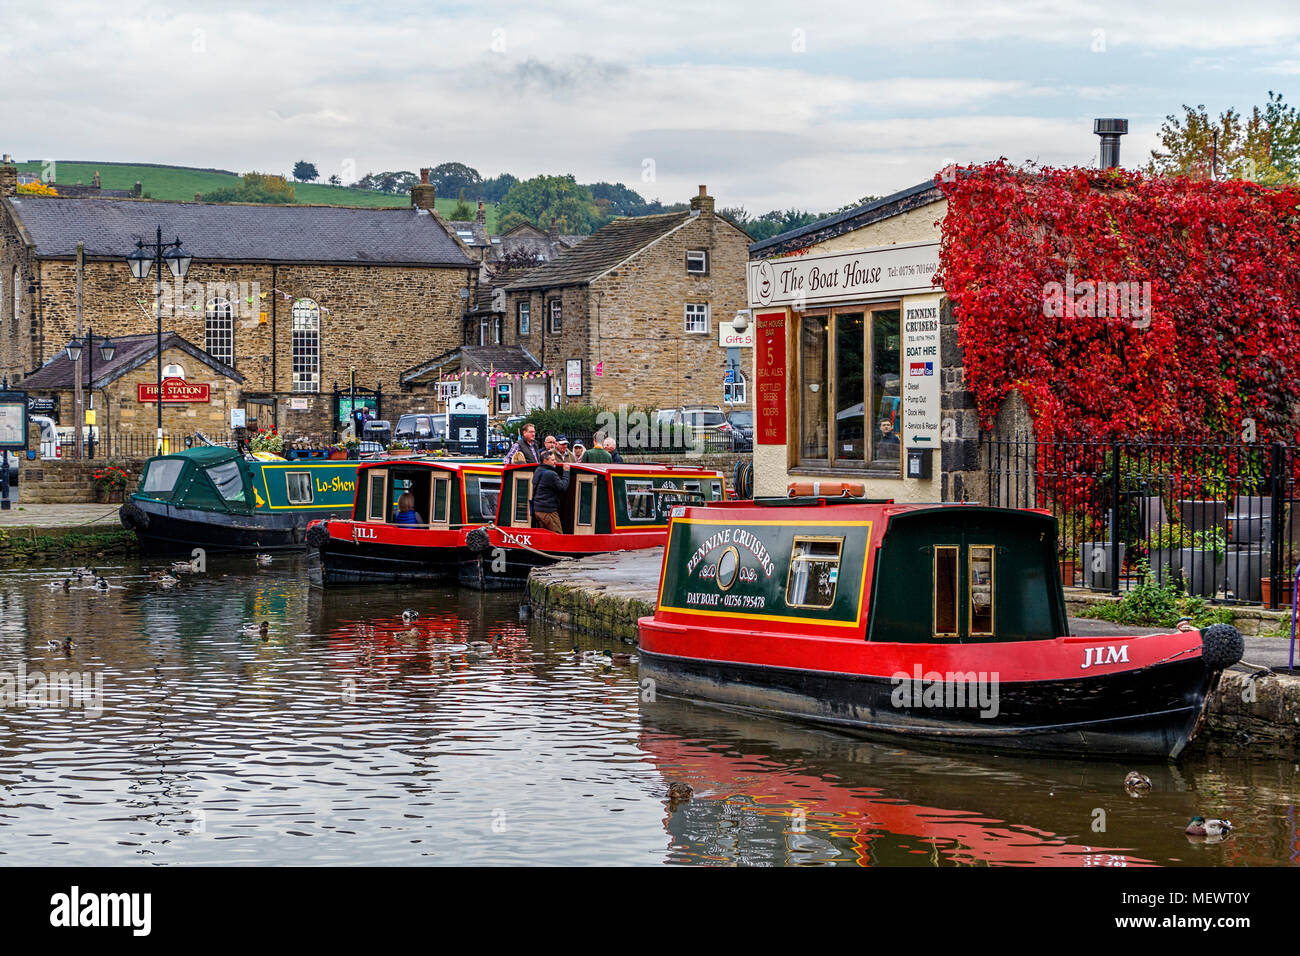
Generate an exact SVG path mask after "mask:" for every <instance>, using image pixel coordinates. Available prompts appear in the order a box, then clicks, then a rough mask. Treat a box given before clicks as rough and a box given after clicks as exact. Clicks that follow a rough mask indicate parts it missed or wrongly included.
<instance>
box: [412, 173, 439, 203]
mask: <svg viewBox="0 0 1300 956" xmlns="http://www.w3.org/2000/svg"><path fill="white" fill-rule="evenodd" d="M435 194H436V189H435V187H434V185H433V184H432V183H431V182H429V170H428V169H427V168H425V169H421V170H420V181H419V182H418V183H417V184H416V185H414V186H412V187H411V205H412V206H414V207H415V208H416V209H425V210H428V211H429V212H432V211H433V208H434V203H433V200H434V198H435Z"/></svg>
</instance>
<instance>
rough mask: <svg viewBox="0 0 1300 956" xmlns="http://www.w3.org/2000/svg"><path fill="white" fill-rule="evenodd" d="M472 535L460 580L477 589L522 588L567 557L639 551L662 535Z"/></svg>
mask: <svg viewBox="0 0 1300 956" xmlns="http://www.w3.org/2000/svg"><path fill="white" fill-rule="evenodd" d="M474 534H475V535H476V536H479V537H477V540H475V539H471V540H470V541H469V546H470V549H469V551H468V552H467V553H466V556H465V557H464V558H463V559H462V560H461V562H460V569H459V579H460V583H461V584H462V585H463V586H464V587H468V588H474V589H475V590H478V591H511V590H519V589H521V588H525V587H527V586H528V574H529V572H530V571H532V570H533V568H544V567H548V566H550V565H552V564H555V563H556V562H557V561H562V560H564V559H565V558H589V557H591V556H592V555H596V554H611V553H614V552H617V551H639V550H642V549H645V548H657V547H660V546H661V545H663V543H664V532H663V531H658V530H656V531H638V532H621V533H618V534H595V535H574V534H556V533H554V532H552V531H546V530H544V529H539V528H529V529H526V530H513V529H512V530H506V529H503V528H498V527H495V526H486V527H483V528H481V529H479V530H478V531H476V532H474ZM480 535H481V536H480Z"/></svg>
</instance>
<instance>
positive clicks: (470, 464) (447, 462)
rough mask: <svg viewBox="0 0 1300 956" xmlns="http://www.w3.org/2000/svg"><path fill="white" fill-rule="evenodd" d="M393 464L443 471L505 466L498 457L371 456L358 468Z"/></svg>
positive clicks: (493, 469) (477, 469) (481, 469)
mask: <svg viewBox="0 0 1300 956" xmlns="http://www.w3.org/2000/svg"><path fill="white" fill-rule="evenodd" d="M393 465H401V466H402V467H406V466H407V465H417V466H422V467H426V468H439V469H442V470H443V471H466V470H468V471H484V470H487V471H500V470H502V469H503V468H505V465H503V464H501V459H500V458H445V457H442V458H439V457H434V456H428V457H425V456H423V455H421V456H402V457H401V458H372V459H369V460H367V461H363V462H361V463H360V465H359V466H358V470H364V469H368V468H388V467H391V466H393Z"/></svg>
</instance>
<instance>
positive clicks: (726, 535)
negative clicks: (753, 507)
mask: <svg viewBox="0 0 1300 956" xmlns="http://www.w3.org/2000/svg"><path fill="white" fill-rule="evenodd" d="M728 544H737V545H740V547H742V548H744V549H745V550H746V551H748V552H749V553H750V554H752V555H753V556H754V559H755V560H756V561H757V562H758V566H759V567H760V568H762V569H763V574H764V575H766V576H767V577H769V578H770V577H771V576H772V575H773V574H774V573H776V565H775V564H774V563H773V561H772V556H771V555H770V554H768V552H767V548H766V547H765V546H764V545H763V542H762V541H760V540H759V539H758V536H757V535H755V534H753V533H752V532H749V531H745V530H744V529H742V528H724V529H722V530H721V531H715V532H714V533H713V534H711V535H709V537H708V538H707V539H706V540H705V542H704V543H703V544H702V545H700V546H699V547H698V548H696V549H695V553H694V554H692V555H691V559H690V560H689V561H687V562H686V573H687V574H693V573H694V572H695V569H696V568H697V567H698V566H699V563H700V562H701V561H703V560H704V556H705V555H706V554H709V553H710V552H711V551H715V550H717V549H718V548H721V547H724V546H725V545H728ZM756 579H757V575H755V577H754V578H743V579H742V580H756Z"/></svg>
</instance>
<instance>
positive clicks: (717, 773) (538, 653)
mask: <svg viewBox="0 0 1300 956" xmlns="http://www.w3.org/2000/svg"><path fill="white" fill-rule="evenodd" d="M99 570H101V571H102V573H103V574H104V575H105V576H106V577H107V578H108V579H109V581H110V582H111V584H112V587H111V588H110V589H109V590H108V591H105V592H99V591H95V590H93V589H92V588H90V587H88V586H87V587H81V586H75V587H73V588H72V589H71V590H69V591H66V592H65V591H63V590H62V588H61V587H59V585H60V584H61V582H62V581H63V579H64V578H65V577H66V574H67V573H66V569H60V568H49V569H36V570H22V569H8V570H6V571H4V572H0V672H5V673H9V674H13V673H17V672H18V671H19V670H25V671H26V672H27V673H40V674H44V675H49V674H53V673H54V672H56V671H60V672H72V673H85V674H93V675H97V676H98V677H100V678H102V681H103V699H102V705H103V711H102V714H100V715H99V716H93V715H92V713H91V712H90V711H89V710H87V709H85V708H81V707H60V708H44V707H34V706H33V707H27V706H6V707H4V708H2V709H0V861H2V862H8V863H80V864H123V863H131V862H136V861H142V862H149V863H154V864H158V863H163V864H174V863H223V864H229V863H244V862H248V863H261V864H266V863H388V864H413V863H423V862H447V863H451V862H467V863H475V864H501V863H634V864H635V863H641V864H660V863H665V862H668V863H678V864H706V865H707V864H732V863H752V864H763V865H787V864H792V865H826V864H833V865H915V866H935V865H938V866H947V865H999V864H1012V865H1034V864H1043V863H1049V864H1053V865H1057V864H1059V865H1112V864H1123V865H1129V866H1137V865H1149V864H1157V865H1160V864H1171V863H1172V864H1181V863H1200V864H1209V865H1217V864H1224V863H1231V864H1256V863H1274V864H1277V863H1284V864H1285V863H1291V864H1294V863H1295V862H1296V819H1295V816H1296V814H1295V808H1294V792H1295V784H1296V773H1295V768H1294V767H1293V765H1291V764H1290V763H1284V762H1281V761H1262V762H1253V763H1248V762H1245V761H1243V760H1241V759H1237V758H1221V757H1213V758H1211V757H1201V758H1197V759H1194V760H1192V761H1187V762H1184V764H1182V765H1180V767H1179V768H1177V769H1174V768H1167V767H1138V768H1133V767H1115V766H1113V765H1110V766H1104V765H1096V764H1092V765H1089V764H1076V763H1065V762H1034V761H1024V760H1022V761H1018V762H1017V761H1010V760H1006V759H998V758H980V757H966V756H935V755H924V754H917V753H913V752H910V751H904V750H900V749H898V748H896V747H890V746H882V745H879V744H872V743H863V742H858V741H854V740H851V739H849V738H846V737H842V736H839V735H836V734H831V733H822V732H819V731H813V730H806V729H801V728H798V727H792V726H790V725H787V724H783V723H778V722H775V721H767V720H761V719H755V718H750V717H742V716H737V715H734V714H729V713H727V712H723V711H718V710H715V709H711V708H705V707H700V706H696V705H692V704H687V703H682V702H671V701H663V700H661V701H659V702H657V703H653V704H650V703H642V702H641V701H640V699H639V697H640V690H641V688H640V685H639V682H638V676H637V671H636V667H635V665H634V664H632V665H622V664H612V663H610V662H608V661H606V662H604V663H602V662H600V661H595V660H592V659H590V657H584V655H583V654H581V653H578V654H575V653H574V648H575V645H576V646H577V647H578V650H579V651H582V650H589V649H593V648H600V647H602V646H609V642H605V641H598V640H595V641H594V640H590V639H586V638H580V637H576V636H575V635H574V634H572V633H570V632H568V631H566V630H564V629H561V628H549V627H545V626H541V625H537V624H524V623H521V622H520V619H519V616H518V610H517V602H518V598H517V596H514V595H491V594H482V593H477V592H463V591H460V590H458V589H455V588H424V589H412V588H402V589H368V588H353V589H337V590H336V589H331V590H330V591H322V590H321V589H319V588H311V587H308V586H307V585H306V583H305V582H306V580H307V574H306V571H307V569H306V566H305V559H298V558H293V557H288V558H284V557H280V556H277V557H276V560H275V563H274V564H273V565H272V566H271V567H268V568H258V567H256V566H255V564H254V562H253V561H252V559H251V558H212V559H210V560H209V570H208V572H207V573H206V574H202V575H194V576H185V577H184V578H183V579H182V584H181V586H180V587H178V588H175V589H170V590H167V589H163V588H160V587H159V586H158V585H157V584H156V583H155V582H153V581H151V580H150V579H149V576H148V570H149V566H141V565H139V564H136V563H134V562H117V563H115V564H113V565H111V566H105V567H103V568H100V569H99ZM50 583H54V584H55V587H54V588H53V589H50V588H48V587H47V586H46V585H48V584H50ZM407 608H412V609H414V610H416V611H418V612H419V617H418V618H417V619H416V620H414V621H409V622H408V621H404V620H403V618H402V611H403V610H405V609H407ZM261 621H267V622H268V625H269V627H268V636H267V639H266V640H262V639H261V638H260V636H259V635H257V634H256V633H254V634H252V635H249V634H245V633H243V631H242V628H243V627H244V625H247V624H249V623H257V622H261ZM69 636H70V637H72V638H73V640H74V642H75V646H74V647H72V648H70V649H65V648H64V645H63V641H64V638H66V637H69ZM51 641H53V642H54V646H51V645H50V642H51ZM616 649H622V648H621V646H620V647H619V648H616ZM1129 769H1142V770H1143V771H1144V772H1146V773H1147V774H1148V775H1149V776H1151V777H1152V778H1153V780H1154V781H1155V790H1154V792H1153V793H1152V795H1151V796H1149V797H1147V798H1144V799H1142V800H1137V801H1135V800H1132V799H1131V798H1129V797H1128V796H1127V795H1126V794H1125V793H1124V791H1123V788H1122V786H1121V781H1122V779H1123V776H1124V773H1125V772H1127V770H1129ZM674 780H685V781H687V782H689V783H690V784H691V785H692V786H693V787H694V788H695V796H694V797H693V799H691V800H690V801H689V802H687V803H685V804H682V805H680V806H677V807H675V808H673V809H670V807H669V804H668V800H667V786H668V783H669V782H670V781H674ZM1098 808H1101V809H1103V810H1104V811H1105V814H1106V829H1105V831H1104V832H1097V831H1094V830H1093V829H1092V826H1093V823H1094V819H1095V811H1096V810H1097V809H1098ZM1196 812H1202V813H1207V814H1212V815H1216V816H1227V817H1229V818H1231V819H1232V820H1233V821H1234V823H1236V824H1237V825H1238V827H1239V832H1237V833H1234V834H1233V835H1232V836H1231V837H1230V839H1229V840H1228V841H1225V842H1224V843H1222V844H1219V845H1216V846H1205V845H1200V846H1197V845H1193V844H1190V843H1189V842H1188V841H1187V839H1186V838H1185V837H1184V836H1183V835H1182V833H1181V829H1182V826H1183V825H1185V823H1186V820H1187V819H1188V818H1189V817H1190V816H1191V815H1193V814H1194V813H1196ZM799 814H802V824H801V826H796V825H794V823H795V819H796V816H797V815H799Z"/></svg>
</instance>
